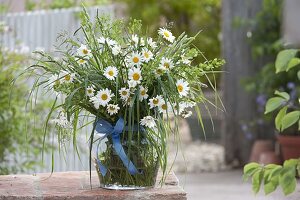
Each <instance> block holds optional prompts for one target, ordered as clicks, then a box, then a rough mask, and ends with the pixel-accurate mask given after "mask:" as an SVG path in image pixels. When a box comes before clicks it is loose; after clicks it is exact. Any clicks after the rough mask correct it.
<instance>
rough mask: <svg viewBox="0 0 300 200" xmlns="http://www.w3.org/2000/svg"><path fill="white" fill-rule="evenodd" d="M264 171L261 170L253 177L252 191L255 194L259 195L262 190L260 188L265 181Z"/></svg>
mask: <svg viewBox="0 0 300 200" xmlns="http://www.w3.org/2000/svg"><path fill="white" fill-rule="evenodd" d="M263 175H264V170H263V169H262V168H261V169H260V170H258V171H256V172H255V173H254V174H253V176H252V190H253V192H254V193H255V194H257V193H258V192H259V190H260V186H261V183H262V180H263Z"/></svg>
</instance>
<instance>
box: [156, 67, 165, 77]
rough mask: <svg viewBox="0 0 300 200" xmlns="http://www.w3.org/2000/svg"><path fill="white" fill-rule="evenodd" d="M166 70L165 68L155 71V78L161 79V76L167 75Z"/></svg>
mask: <svg viewBox="0 0 300 200" xmlns="http://www.w3.org/2000/svg"><path fill="white" fill-rule="evenodd" d="M165 71H166V70H165V68H164V67H158V68H157V69H156V70H155V76H156V77H160V76H161V75H163V74H164V73H165Z"/></svg>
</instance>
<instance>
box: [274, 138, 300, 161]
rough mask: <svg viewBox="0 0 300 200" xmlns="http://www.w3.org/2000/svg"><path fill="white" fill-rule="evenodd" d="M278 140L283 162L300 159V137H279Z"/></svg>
mask: <svg viewBox="0 0 300 200" xmlns="http://www.w3.org/2000/svg"><path fill="white" fill-rule="evenodd" d="M277 140H278V142H279V144H280V146H281V152H282V157H283V160H288V159H292V158H300V137H299V136H283V135H279V136H278V137H277Z"/></svg>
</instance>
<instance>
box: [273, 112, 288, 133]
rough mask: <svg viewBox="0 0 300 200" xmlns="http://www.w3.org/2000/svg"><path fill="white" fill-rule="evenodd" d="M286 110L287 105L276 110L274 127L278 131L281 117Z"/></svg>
mask: <svg viewBox="0 0 300 200" xmlns="http://www.w3.org/2000/svg"><path fill="white" fill-rule="evenodd" d="M286 110H287V106H284V107H283V108H281V110H280V111H279V112H278V114H277V116H276V118H275V126H276V129H277V130H279V131H281V121H282V118H283V117H284V116H285V114H286Z"/></svg>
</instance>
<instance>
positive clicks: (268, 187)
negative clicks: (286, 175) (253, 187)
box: [264, 176, 279, 194]
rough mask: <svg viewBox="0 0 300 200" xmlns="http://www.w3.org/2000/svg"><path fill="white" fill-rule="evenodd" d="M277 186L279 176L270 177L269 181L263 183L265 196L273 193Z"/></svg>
mask: <svg viewBox="0 0 300 200" xmlns="http://www.w3.org/2000/svg"><path fill="white" fill-rule="evenodd" d="M278 184H279V176H275V177H272V178H271V180H269V181H268V180H265V181H264V191H265V194H270V193H271V192H274V191H275V190H276V188H277V186H278Z"/></svg>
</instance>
